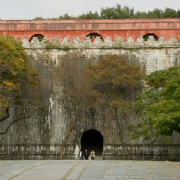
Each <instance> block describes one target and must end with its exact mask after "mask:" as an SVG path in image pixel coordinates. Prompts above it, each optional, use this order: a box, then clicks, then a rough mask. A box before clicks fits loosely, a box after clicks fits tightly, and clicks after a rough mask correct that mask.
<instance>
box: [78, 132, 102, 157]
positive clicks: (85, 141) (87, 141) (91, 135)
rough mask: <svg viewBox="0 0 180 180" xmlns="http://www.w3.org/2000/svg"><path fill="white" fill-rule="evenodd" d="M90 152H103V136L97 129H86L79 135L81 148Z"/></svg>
mask: <svg viewBox="0 0 180 180" xmlns="http://www.w3.org/2000/svg"><path fill="white" fill-rule="evenodd" d="M85 149H87V151H88V152H89V153H90V152H91V151H92V150H94V151H95V154H96V156H101V155H102V152H103V137H102V135H101V133H100V132H98V131H97V130H88V131H86V132H85V133H84V134H83V135H82V137H81V150H82V151H84V150H85Z"/></svg>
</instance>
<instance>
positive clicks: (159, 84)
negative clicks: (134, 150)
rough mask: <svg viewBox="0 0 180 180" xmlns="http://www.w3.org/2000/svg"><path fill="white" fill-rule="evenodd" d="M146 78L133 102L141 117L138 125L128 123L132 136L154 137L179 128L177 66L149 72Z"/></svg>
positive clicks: (178, 75)
mask: <svg viewBox="0 0 180 180" xmlns="http://www.w3.org/2000/svg"><path fill="white" fill-rule="evenodd" d="M145 80H146V88H145V91H144V93H143V94H141V95H140V96H138V101H137V102H136V103H135V106H136V108H137V109H136V111H137V115H138V116H140V117H141V120H140V121H139V124H138V126H137V127H134V126H133V125H131V126H130V130H131V131H132V133H133V134H132V137H134V138H138V137H140V136H143V137H144V138H145V139H152V141H156V140H157V138H158V136H160V135H165V136H171V135H172V134H173V132H174V131H175V132H180V67H179V66H175V67H171V68H169V69H165V70H159V71H155V72H152V73H151V74H150V75H148V76H147V77H146V78H145Z"/></svg>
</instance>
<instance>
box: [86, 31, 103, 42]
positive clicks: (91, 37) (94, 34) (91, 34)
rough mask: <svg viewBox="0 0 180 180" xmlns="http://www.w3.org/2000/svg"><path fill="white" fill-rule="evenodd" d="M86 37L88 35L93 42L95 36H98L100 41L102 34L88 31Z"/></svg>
mask: <svg viewBox="0 0 180 180" xmlns="http://www.w3.org/2000/svg"><path fill="white" fill-rule="evenodd" d="M86 37H90V39H91V41H92V42H94V41H95V39H96V38H97V37H100V39H102V41H103V38H102V36H101V35H100V34H98V33H90V34H88V35H87V36H86Z"/></svg>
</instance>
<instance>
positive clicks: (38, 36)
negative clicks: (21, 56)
mask: <svg viewBox="0 0 180 180" xmlns="http://www.w3.org/2000/svg"><path fill="white" fill-rule="evenodd" d="M33 37H37V38H38V39H39V41H42V40H43V38H44V36H43V35H42V34H34V35H33V36H32V37H31V38H30V40H29V41H30V42H31V41H32V39H33Z"/></svg>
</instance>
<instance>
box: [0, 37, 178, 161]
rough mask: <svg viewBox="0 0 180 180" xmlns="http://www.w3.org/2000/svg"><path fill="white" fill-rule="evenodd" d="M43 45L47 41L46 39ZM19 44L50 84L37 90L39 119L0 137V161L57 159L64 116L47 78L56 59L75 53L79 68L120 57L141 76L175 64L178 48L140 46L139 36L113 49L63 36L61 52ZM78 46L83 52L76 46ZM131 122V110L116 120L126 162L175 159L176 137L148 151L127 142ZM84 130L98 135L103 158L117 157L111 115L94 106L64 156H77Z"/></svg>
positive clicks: (57, 89)
mask: <svg viewBox="0 0 180 180" xmlns="http://www.w3.org/2000/svg"><path fill="white" fill-rule="evenodd" d="M56 40H57V39H56ZM46 41H48V40H47V39H46ZM22 42H23V46H24V47H25V48H26V52H27V54H28V55H29V56H32V57H34V59H35V61H39V62H43V63H42V65H41V71H40V74H41V75H45V76H46V77H47V79H48V82H50V83H49V85H47V86H46V87H44V89H43V92H44V93H46V98H45V99H44V103H45V104H47V108H46V109H44V110H43V111H44V112H43V115H42V114H38V113H37V114H35V115H34V116H33V117H32V118H31V119H25V120H23V121H20V122H17V123H16V124H14V125H13V126H12V127H11V129H10V130H9V131H8V133H7V134H6V135H2V136H0V142H1V143H0V159H59V153H60V148H61V144H62V141H63V139H64V137H65V134H66V126H67V124H68V122H69V116H68V115H67V114H66V113H65V111H64V110H63V109H62V106H61V104H59V103H58V96H59V95H60V94H61V88H62V87H61V85H60V84H59V82H58V81H57V79H56V78H53V76H52V74H54V75H56V73H57V68H58V66H60V64H61V63H60V62H61V59H62V58H63V57H64V56H65V55H66V54H68V53H72V52H78V53H81V55H82V57H83V58H82V61H81V63H82V66H83V65H84V64H86V63H87V61H89V60H90V61H92V62H93V63H96V62H97V61H98V60H99V58H100V56H103V55H107V54H115V55H120V54H124V55H128V57H129V58H130V59H131V60H135V61H139V62H140V63H141V64H142V66H143V67H145V68H146V71H147V74H149V73H151V72H153V71H155V70H161V69H166V68H168V67H171V66H174V65H177V64H179V63H180V44H179V42H177V41H175V39H174V38H172V39H171V41H168V42H167V43H166V42H165V41H164V39H162V41H161V42H163V43H164V44H163V46H162V43H160V42H159V41H154V40H153V39H150V40H149V41H147V42H146V45H144V40H143V39H142V37H139V38H138V40H137V41H136V42H134V40H133V39H132V38H129V39H128V40H127V41H126V42H125V43H123V42H122V38H120V37H119V38H118V39H117V41H116V45H115V44H114V42H111V40H110V38H109V39H108V40H107V42H105V43H106V46H105V43H104V42H102V40H101V39H100V38H97V39H96V41H95V42H94V43H92V42H91V41H90V39H89V38H87V39H86V40H85V42H80V41H79V38H76V39H75V40H74V42H70V40H69V38H68V37H66V38H64V40H63V42H62V44H61V45H62V47H66V46H68V47H69V51H64V50H61V49H49V50H48V51H47V50H46V48H45V42H39V40H38V39H37V38H33V40H32V41H31V42H28V41H27V39H23V41H22ZM174 42H175V43H176V45H174ZM107 43H108V45H109V46H107ZM78 44H80V47H78ZM82 46H84V47H86V48H82ZM104 47H105V48H104ZM42 77H43V76H42ZM137 122H138V119H137V117H135V115H134V112H132V113H131V114H129V115H126V116H123V117H122V125H123V128H122V129H123V135H124V142H125V143H126V153H127V156H126V158H127V159H133V160H139V159H142V160H180V151H179V149H180V134H178V133H174V135H173V137H170V141H171V144H162V143H157V144H155V145H154V147H152V148H151V147H149V142H148V141H145V140H143V139H142V138H141V139H138V140H131V138H130V133H129V131H128V130H127V127H128V125H129V124H130V123H137ZM6 126H7V124H6V123H3V124H2V126H1V130H2V131H3V129H4V128H5V127H6ZM90 129H95V130H97V131H99V132H100V133H101V134H102V137H103V153H102V155H103V158H104V159H122V147H121V144H120V141H119V131H118V128H117V127H116V124H115V121H114V114H113V111H112V109H108V108H96V109H95V112H94V113H92V112H89V111H86V110H83V112H82V114H81V116H80V120H79V122H78V124H77V126H76V128H75V129H74V130H73V132H72V134H71V136H70V138H69V140H68V143H67V146H66V148H65V154H64V158H68V159H75V158H77V153H78V151H79V149H80V148H81V137H82V135H83V133H84V132H86V131H87V130H90Z"/></svg>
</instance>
